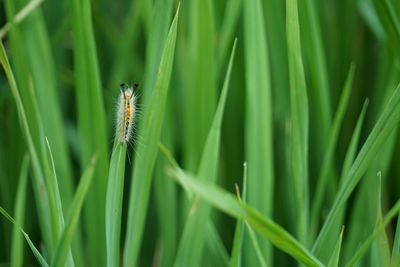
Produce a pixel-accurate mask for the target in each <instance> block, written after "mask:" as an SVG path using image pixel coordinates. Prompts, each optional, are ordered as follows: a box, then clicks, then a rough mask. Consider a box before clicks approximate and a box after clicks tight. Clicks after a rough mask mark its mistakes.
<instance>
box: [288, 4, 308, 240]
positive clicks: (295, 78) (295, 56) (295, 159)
mask: <svg viewBox="0 0 400 267" xmlns="http://www.w3.org/2000/svg"><path fill="white" fill-rule="evenodd" d="M286 34H287V46H288V58H289V78H290V79H289V80H290V102H291V105H290V106H291V143H290V145H291V177H292V183H293V184H292V187H293V190H294V199H295V203H296V207H295V210H296V211H297V213H296V222H295V225H296V236H297V237H298V238H299V240H300V242H302V243H303V244H306V245H307V244H308V234H307V233H308V220H309V218H308V217H309V188H308V187H309V182H308V181H309V179H308V133H309V129H308V127H309V119H308V116H309V114H308V99H307V89H306V81H305V77H304V67H303V60H302V53H301V44H300V26H299V18H298V8H297V0H288V1H286Z"/></svg>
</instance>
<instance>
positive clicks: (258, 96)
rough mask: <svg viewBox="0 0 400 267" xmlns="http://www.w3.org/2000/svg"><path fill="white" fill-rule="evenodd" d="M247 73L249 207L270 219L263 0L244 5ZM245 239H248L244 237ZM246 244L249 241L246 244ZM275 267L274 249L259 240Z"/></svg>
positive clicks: (247, 247)
mask: <svg viewBox="0 0 400 267" xmlns="http://www.w3.org/2000/svg"><path fill="white" fill-rule="evenodd" d="M243 5H244V6H243V8H244V9H243V12H244V15H243V16H244V29H245V30H244V52H245V54H244V56H245V72H246V80H245V82H246V115H245V160H246V162H247V164H248V185H247V186H248V195H247V199H248V201H247V202H248V203H249V204H250V205H253V206H254V207H256V208H257V209H259V210H260V211H261V212H262V214H264V215H266V216H271V214H272V207H273V196H274V190H273V188H274V162H273V142H272V138H273V137H272V136H273V126H272V108H271V107H272V99H271V81H270V66H269V54H268V41H267V36H266V30H265V21H264V15H263V8H262V4H261V1H260V0H255V1H243ZM245 237H246V235H245ZM246 240H247V241H246ZM248 241H250V240H249V239H247V238H245V240H244V260H245V264H246V265H249V266H254V264H255V261H256V255H255V254H254V250H253V248H252V245H251V244H250V242H251V241H250V242H248ZM259 243H260V249H261V251H262V253H263V254H264V255H265V257H266V258H267V260H268V264H270V265H272V257H271V246H270V244H268V242H266V241H265V240H259Z"/></svg>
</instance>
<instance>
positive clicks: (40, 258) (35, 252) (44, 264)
mask: <svg viewBox="0 0 400 267" xmlns="http://www.w3.org/2000/svg"><path fill="white" fill-rule="evenodd" d="M0 213H1V214H2V215H3V216H4V217H5V218H6V219H7V220H9V221H10V222H11V223H12V224H14V225H15V226H16V227H18V229H19V230H20V232H21V234H22V235H23V236H24V237H25V240H26V242H27V243H28V245H29V247H30V249H31V250H32V253H33V255H35V257H36V259H37V261H38V262H39V263H40V265H41V266H42V267H49V265H48V264H47V262H46V260H45V259H44V258H43V256H42V254H40V252H39V250H38V249H37V248H36V247H35V245H34V244H33V242H32V240H31V239H30V238H29V236H28V234H27V233H25V231H24V230H23V229H22V228H21V227H19V226H18V224H17V222H16V221H15V220H14V219H13V218H12V217H11V215H10V214H8V212H7V211H6V210H5V209H3V208H2V207H1V206H0Z"/></svg>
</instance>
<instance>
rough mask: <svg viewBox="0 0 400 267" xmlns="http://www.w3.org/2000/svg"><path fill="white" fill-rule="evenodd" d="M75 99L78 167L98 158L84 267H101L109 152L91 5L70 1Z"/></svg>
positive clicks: (89, 203) (87, 219)
mask: <svg viewBox="0 0 400 267" xmlns="http://www.w3.org/2000/svg"><path fill="white" fill-rule="evenodd" d="M70 8H71V21H72V34H73V48H74V49H73V51H74V78H75V96H76V101H77V118H78V130H79V139H80V140H79V141H80V164H81V166H88V164H89V163H90V160H91V157H92V155H93V154H96V155H97V162H98V164H96V170H95V174H94V179H95V180H96V183H94V184H93V186H92V187H91V188H90V190H89V193H88V197H87V201H86V203H85V206H84V209H85V212H84V215H85V220H84V221H85V230H86V235H87V252H88V253H87V255H89V257H88V258H87V261H86V264H87V265H90V266H103V265H104V264H105V262H106V247H105V243H106V242H105V240H106V238H105V231H104V229H105V220H104V218H105V196H106V187H107V174H108V168H109V165H108V164H109V162H108V159H109V152H108V145H107V144H108V143H109V141H108V140H109V139H108V137H107V128H106V123H105V111H104V104H103V96H102V87H101V80H100V73H99V66H98V61H97V51H96V45H95V38H94V34H93V25H92V21H91V20H92V15H91V2H90V1H79V0H71V7H70Z"/></svg>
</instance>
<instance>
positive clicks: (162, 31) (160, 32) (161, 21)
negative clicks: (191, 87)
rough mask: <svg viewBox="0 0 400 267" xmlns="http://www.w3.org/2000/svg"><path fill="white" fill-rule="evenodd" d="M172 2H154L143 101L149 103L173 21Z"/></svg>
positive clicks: (164, 0)
mask: <svg viewBox="0 0 400 267" xmlns="http://www.w3.org/2000/svg"><path fill="white" fill-rule="evenodd" d="M172 4H173V1H172V0H158V1H156V3H155V4H154V5H155V6H154V11H153V12H154V14H153V18H154V20H152V23H151V26H150V27H151V29H150V32H149V34H150V36H149V41H148V44H147V50H146V63H147V64H146V71H145V79H144V89H143V100H142V103H147V101H148V99H149V97H150V96H151V92H152V90H153V88H154V84H155V82H156V79H157V70H158V69H157V68H158V65H159V64H160V59H161V53H162V49H163V47H164V43H165V38H166V37H167V34H168V23H169V22H170V21H171V14H172V6H173V5H172Z"/></svg>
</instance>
